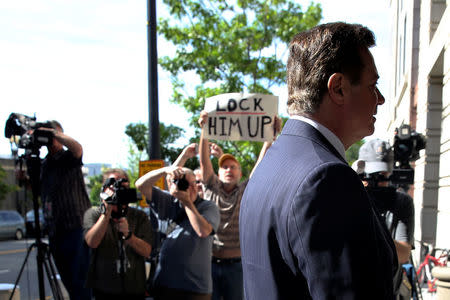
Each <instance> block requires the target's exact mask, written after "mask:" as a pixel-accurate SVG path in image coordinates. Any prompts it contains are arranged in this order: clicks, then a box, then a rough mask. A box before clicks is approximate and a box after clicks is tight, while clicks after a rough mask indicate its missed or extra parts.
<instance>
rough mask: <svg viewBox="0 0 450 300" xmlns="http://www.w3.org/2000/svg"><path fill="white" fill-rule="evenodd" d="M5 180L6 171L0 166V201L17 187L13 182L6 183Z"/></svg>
mask: <svg viewBox="0 0 450 300" xmlns="http://www.w3.org/2000/svg"><path fill="white" fill-rule="evenodd" d="M5 180H6V171H5V170H4V169H3V168H2V166H0V201H1V200H4V199H5V198H6V195H8V194H9V193H11V192H14V191H17V190H18V189H19V187H18V186H17V185H14V184H8V183H6V182H5Z"/></svg>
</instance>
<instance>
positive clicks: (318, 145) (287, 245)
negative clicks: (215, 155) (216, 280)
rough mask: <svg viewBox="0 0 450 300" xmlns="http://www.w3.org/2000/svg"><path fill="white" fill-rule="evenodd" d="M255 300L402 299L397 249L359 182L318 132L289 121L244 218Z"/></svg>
mask: <svg viewBox="0 0 450 300" xmlns="http://www.w3.org/2000/svg"><path fill="white" fill-rule="evenodd" d="M239 224H240V225H239V227H240V240H241V251H242V263H243V270H244V292H245V297H246V299H247V300H261V299H264V300H268V299H364V300H365V299H377V300H386V299H394V296H393V277H394V274H395V272H396V271H397V269H398V267H397V266H398V262H397V255H396V252H395V246H394V244H393V241H392V239H391V237H390V235H389V233H388V232H387V230H386V227H385V226H384V224H382V223H381V222H380V220H379V218H378V216H377V215H376V214H375V212H374V207H373V204H372V202H371V201H370V200H369V197H368V195H367V193H366V191H365V189H364V186H363V185H362V182H361V180H360V179H359V177H358V175H357V174H356V173H355V172H354V171H353V170H352V169H351V168H350V167H349V166H348V164H347V163H346V162H345V160H344V159H343V158H341V156H340V155H339V154H338V152H337V151H336V150H335V148H334V147H333V146H332V145H331V144H330V143H329V142H328V141H327V140H326V139H325V137H324V136H323V135H322V134H321V133H320V132H319V131H318V130H316V129H315V128H313V127H312V126H311V125H309V124H307V123H305V122H302V121H299V120H292V119H291V120H288V121H287V122H286V124H285V126H284V128H283V131H282V134H281V135H280V136H279V138H278V139H277V141H276V142H275V143H274V144H273V145H272V147H271V148H270V149H269V151H268V152H267V153H266V156H265V157H264V159H263V160H262V162H261V163H260V164H259V166H258V167H257V169H256V171H255V173H254V174H253V176H252V178H251V179H250V181H249V183H248V185H247V188H246V190H245V193H244V196H243V199H242V203H241V211H240V223H239Z"/></svg>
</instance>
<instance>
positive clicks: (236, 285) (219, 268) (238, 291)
mask: <svg viewBox="0 0 450 300" xmlns="http://www.w3.org/2000/svg"><path fill="white" fill-rule="evenodd" d="M212 278H213V295H212V300H221V299H223V300H242V299H244V283H243V275H242V263H241V262H233V263H215V262H213V263H212Z"/></svg>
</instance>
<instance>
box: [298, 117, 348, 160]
mask: <svg viewBox="0 0 450 300" xmlns="http://www.w3.org/2000/svg"><path fill="white" fill-rule="evenodd" d="M290 118H291V119H295V120H300V121H303V122H306V123H308V124H309V125H311V126H312V127H314V128H316V129H317V130H319V132H320V133H321V134H323V136H324V137H325V138H326V139H327V140H328V141H329V142H330V143H331V145H333V147H334V148H335V149H336V150H337V152H338V153H339V154H340V155H341V156H342V158H344V160H346V159H345V147H344V144H342V142H341V140H340V139H339V138H338V137H337V136H336V135H335V134H334V133H333V132H331V130H330V129H328V128H326V127H325V126H323V125H322V124H320V123H318V122H317V121H315V120H312V119H309V118H306V117H303V116H297V115H294V116H290Z"/></svg>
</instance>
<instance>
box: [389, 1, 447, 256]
mask: <svg viewBox="0 0 450 300" xmlns="http://www.w3.org/2000/svg"><path fill="white" fill-rule="evenodd" d="M449 2H450V1H449V0H447V1H446V0H414V1H405V0H392V1H391V11H392V17H393V18H394V22H393V24H394V26H395V28H393V31H392V32H393V36H392V54H393V57H394V59H395V63H393V72H394V73H393V74H395V80H393V82H394V84H393V86H392V87H391V91H390V98H389V99H391V101H390V102H389V104H388V105H389V106H390V107H389V111H390V115H389V119H390V121H389V122H388V124H389V125H388V129H387V132H392V131H393V130H394V129H395V128H396V127H398V126H399V125H400V124H402V123H405V124H410V125H411V127H412V128H413V129H415V130H416V131H417V132H419V133H422V134H424V136H425V137H426V139H427V146H426V149H424V150H421V151H420V154H421V155H420V158H419V159H418V160H417V161H415V162H414V166H415V182H414V187H413V197H414V204H415V210H416V212H415V213H416V218H415V221H416V222H415V223H416V227H415V238H416V240H419V241H424V242H427V243H432V244H434V245H436V246H437V247H446V248H450V235H449V234H448V232H447V231H448V228H450V105H449V104H450V97H449V96H450V86H449V84H448V83H449V77H450V75H449V69H450V53H449V46H450V44H449V43H450V34H449V32H450V9H449V5H448V4H449ZM405 32H406V34H405ZM404 45H406V46H404ZM404 59H406V62H405V63H403V62H402V61H403V60H404ZM416 249H420V243H417V244H416ZM418 252H419V251H416V253H418Z"/></svg>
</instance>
